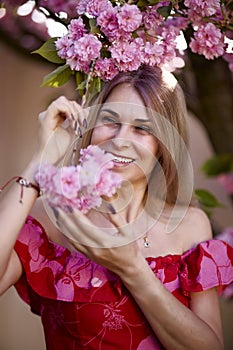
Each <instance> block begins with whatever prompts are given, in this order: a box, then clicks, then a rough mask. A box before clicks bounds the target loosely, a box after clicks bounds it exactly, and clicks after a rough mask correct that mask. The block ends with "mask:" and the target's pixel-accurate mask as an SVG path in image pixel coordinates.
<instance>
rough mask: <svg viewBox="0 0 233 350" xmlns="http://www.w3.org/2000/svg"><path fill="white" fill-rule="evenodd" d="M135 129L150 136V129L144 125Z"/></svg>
mask: <svg viewBox="0 0 233 350" xmlns="http://www.w3.org/2000/svg"><path fill="white" fill-rule="evenodd" d="M135 129H136V130H138V131H139V132H142V133H147V134H152V129H151V128H150V127H148V126H146V125H145V126H144V125H140V126H135Z"/></svg>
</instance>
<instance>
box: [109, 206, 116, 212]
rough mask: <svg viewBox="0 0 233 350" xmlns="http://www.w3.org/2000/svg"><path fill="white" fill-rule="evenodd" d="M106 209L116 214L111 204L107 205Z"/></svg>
mask: <svg viewBox="0 0 233 350" xmlns="http://www.w3.org/2000/svg"><path fill="white" fill-rule="evenodd" d="M108 209H109V210H110V212H111V213H112V214H116V210H115V209H114V207H113V206H112V204H108Z"/></svg>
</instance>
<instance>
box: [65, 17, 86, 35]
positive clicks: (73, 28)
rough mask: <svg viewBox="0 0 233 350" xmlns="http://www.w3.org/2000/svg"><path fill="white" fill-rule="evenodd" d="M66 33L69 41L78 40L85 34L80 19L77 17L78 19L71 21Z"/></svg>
mask: <svg viewBox="0 0 233 350" xmlns="http://www.w3.org/2000/svg"><path fill="white" fill-rule="evenodd" d="M68 31H69V34H68V38H69V39H71V40H73V41H75V40H78V39H80V38H81V37H82V36H83V35H84V34H85V33H86V32H87V30H86V29H85V26H84V23H83V20H82V18H81V17H79V18H78V19H72V20H71V21H70V24H69V25H68Z"/></svg>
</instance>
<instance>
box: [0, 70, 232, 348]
mask: <svg viewBox="0 0 233 350" xmlns="http://www.w3.org/2000/svg"><path fill="white" fill-rule="evenodd" d="M184 113H185V109H184V103H183V99H182V95H181V91H180V88H179V86H178V84H177V82H176V81H175V80H174V78H172V77H171V75H170V74H169V75H166V74H165V73H163V72H162V71H161V70H160V69H158V68H150V67H142V68H141V69H139V70H138V71H137V72H129V73H122V74H119V75H118V76H117V77H116V78H114V79H113V80H112V81H111V82H109V83H108V84H106V86H105V87H104V89H103V91H102V92H101V94H100V96H99V97H98V99H97V101H96V103H95V105H94V107H93V108H91V112H90V113H89V114H90V116H89V117H88V118H90V121H88V124H89V128H88V130H87V131H86V132H85V127H86V126H87V119H86V117H87V114H86V113H85V111H84V110H82V109H81V107H80V106H79V105H78V104H77V103H76V102H74V101H68V100H67V99H66V98H64V97H61V98H59V99H57V100H56V101H54V102H53V103H52V104H51V105H50V106H49V107H48V109H47V110H46V111H45V112H43V113H41V114H40V123H41V126H40V132H39V137H38V147H37V150H36V151H35V154H34V156H33V159H32V160H31V161H30V163H29V165H28V167H27V168H26V169H25V171H24V172H23V174H22V177H23V179H27V180H28V181H29V182H30V184H29V185H27V184H26V183H23V184H22V183H21V188H22V189H23V195H21V199H22V201H23V204H22V203H18V201H17V198H18V191H19V188H18V184H16V185H15V184H14V185H12V187H11V188H10V190H9V191H8V193H7V194H6V196H5V198H4V199H3V200H2V202H1V216H0V225H1V232H2V234H1V236H0V247H1V254H0V276H1V282H0V290H1V293H3V292H4V291H5V290H6V289H7V288H9V287H10V286H11V285H15V287H16V289H17V291H18V293H19V294H20V295H21V297H22V298H23V299H24V300H25V301H26V302H27V303H28V304H29V305H30V306H31V309H32V311H33V312H35V313H38V314H39V315H40V316H41V318H42V322H43V326H44V331H45V339H46V346H47V349H50V350H51V349H56V350H59V349H172V350H174V349H195V350H196V349H203V350H204V349H223V339H222V331H221V319H220V312H219V305H218V296H217V293H216V288H215V287H217V286H219V285H226V284H228V283H230V282H231V281H232V279H233V272H232V263H230V258H231V260H232V256H233V252H232V248H231V247H229V246H227V245H226V244H225V243H223V242H221V241H217V240H211V238H212V234H211V228H210V224H209V221H208V219H207V218H206V216H205V215H204V213H203V212H202V211H201V210H199V209H197V208H195V207H193V206H191V205H189V204H190V201H191V198H190V197H191V196H190V183H189V179H188V178H187V174H190V166H189V157H188V154H187V152H186V148H185V145H184V141H183V140H185V139H186V137H185V121H184ZM64 119H65V120H67V121H68V122H69V126H70V127H68V128H66V129H64V128H62V127H61V125H62V123H63V121H64ZM71 127H73V128H74V129H75V130H78V134H79V136H82V135H81V133H83V137H82V138H80V143H79V147H85V146H87V145H88V144H96V145H98V146H99V147H101V148H102V149H104V150H105V151H106V152H109V153H111V154H112V155H113V156H114V160H113V161H114V168H113V170H112V171H114V172H117V173H119V174H120V175H121V176H122V178H123V183H122V186H121V188H120V189H119V191H118V193H117V196H114V197H113V198H105V201H104V204H103V206H102V207H101V208H97V209H96V210H91V211H90V212H89V213H88V214H87V215H84V214H82V213H81V212H79V211H77V210H73V209H72V208H69V210H70V213H69V214H67V213H65V212H63V211H62V210H60V209H59V210H58V209H57V208H53V211H52V210H51V209H49V208H48V207H47V208H46V210H45V207H44V205H43V202H42V201H41V200H37V203H36V205H34V204H35V201H36V199H37V195H38V193H37V192H38V191H37V190H38V187H37V184H36V182H35V173H36V171H37V169H38V166H39V165H40V164H41V163H45V162H47V161H50V162H52V163H53V164H57V163H58V162H59V161H61V160H62V159H64V156H65V155H66V154H67V152H68V151H69V145H70V144H71V143H72V140H73V137H74V133H73V132H72V130H71ZM184 157H185V158H184ZM184 165H187V167H185V169H183V168H184ZM186 168H188V170H187V169H186ZM187 171H188V172H187ZM181 175H182V177H180V176H181ZM184 175H186V177H183V176H184ZM17 181H19V180H17ZM31 187H32V188H31ZM191 191H192V188H191ZM21 194H22V193H21ZM22 197H23V198H22ZM12 211H13V213H15V215H14V220H10V219H11V215H12V214H11V213H12ZM29 213H31V215H32V216H28V214H29ZM53 213H54V214H53ZM25 220H26V223H25ZM220 257H221V259H220ZM217 265H219V266H218V267H217ZM223 265H224V266H223Z"/></svg>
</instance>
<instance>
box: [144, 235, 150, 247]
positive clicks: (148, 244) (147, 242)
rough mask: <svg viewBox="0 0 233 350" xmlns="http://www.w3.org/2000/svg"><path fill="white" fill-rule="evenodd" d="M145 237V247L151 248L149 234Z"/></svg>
mask: <svg viewBox="0 0 233 350" xmlns="http://www.w3.org/2000/svg"><path fill="white" fill-rule="evenodd" d="M143 239H144V247H145V248H149V247H150V241H149V240H148V237H147V235H146V236H145V237H144V238H143Z"/></svg>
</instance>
